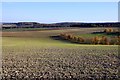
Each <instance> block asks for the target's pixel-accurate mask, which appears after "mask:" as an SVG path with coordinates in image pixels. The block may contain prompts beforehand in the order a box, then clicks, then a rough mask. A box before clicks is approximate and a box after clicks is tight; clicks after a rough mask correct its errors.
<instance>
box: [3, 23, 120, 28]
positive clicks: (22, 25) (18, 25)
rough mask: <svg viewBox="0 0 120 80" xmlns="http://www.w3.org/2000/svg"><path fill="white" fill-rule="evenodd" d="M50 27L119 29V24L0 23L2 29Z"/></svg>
mask: <svg viewBox="0 0 120 80" xmlns="http://www.w3.org/2000/svg"><path fill="white" fill-rule="evenodd" d="M51 27H53V28H54V27H82V28H85V27H90V28H91V27H120V22H111V23H78V22H62V23H52V24H45V23H37V22H18V23H2V28H3V29H9V28H51Z"/></svg>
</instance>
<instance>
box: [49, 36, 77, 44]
mask: <svg viewBox="0 0 120 80" xmlns="http://www.w3.org/2000/svg"><path fill="white" fill-rule="evenodd" d="M50 38H51V39H53V40H59V41H62V42H65V43H73V44H78V43H77V42H71V41H68V40H66V39H63V38H61V37H60V36H58V35H57V36H50Z"/></svg>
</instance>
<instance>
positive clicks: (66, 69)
mask: <svg viewBox="0 0 120 80" xmlns="http://www.w3.org/2000/svg"><path fill="white" fill-rule="evenodd" d="M104 29H105V28H75V29H60V30H43V31H42V30H40V31H38V30H37V31H4V32H3V33H2V36H3V37H2V69H3V71H2V79H3V80H6V79H10V80H13V79H31V80H32V79H38V80H39V79H43V78H44V79H55V78H56V79H65V78H66V79H82V80H83V79H91V80H94V79H98V80H101V79H103V80H105V79H106V80H108V79H115V80H117V79H119V78H120V76H119V74H118V69H119V59H120V58H119V56H118V45H90V44H89V45H88V44H76V43H70V42H66V41H63V40H59V39H53V38H51V36H57V35H59V34H61V33H72V34H75V35H80V36H82V35H83V36H84V37H88V36H86V35H90V36H96V35H91V34H90V33H92V32H96V31H103V30H104Z"/></svg>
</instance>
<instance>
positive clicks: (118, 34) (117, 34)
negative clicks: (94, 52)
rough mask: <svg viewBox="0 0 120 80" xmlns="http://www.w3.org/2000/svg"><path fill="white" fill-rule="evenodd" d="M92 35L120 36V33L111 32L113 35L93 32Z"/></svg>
mask: <svg viewBox="0 0 120 80" xmlns="http://www.w3.org/2000/svg"><path fill="white" fill-rule="evenodd" d="M92 34H104V35H112V36H120V32H111V33H105V32H93V33H92Z"/></svg>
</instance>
